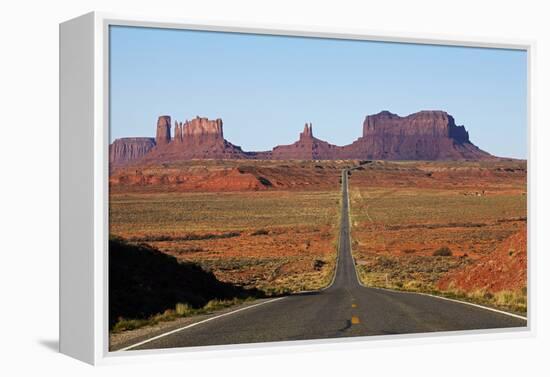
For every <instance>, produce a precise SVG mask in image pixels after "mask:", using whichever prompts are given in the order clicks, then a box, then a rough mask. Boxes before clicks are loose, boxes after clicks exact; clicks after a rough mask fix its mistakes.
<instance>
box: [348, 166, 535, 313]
mask: <svg viewBox="0 0 550 377" xmlns="http://www.w3.org/2000/svg"><path fill="white" fill-rule="evenodd" d="M524 168H525V164H524V163H521V162H510V163H507V162H484V163H473V162H463V163H461V162H433V163H426V162H406V163H402V162H400V163H380V164H373V166H367V167H365V169H364V170H361V171H355V172H353V175H352V177H351V179H350V190H351V191H350V195H351V197H350V201H351V203H350V204H351V220H352V242H353V245H352V248H353V252H354V256H355V258H356V260H357V262H358V272H359V276H360V278H361V280H362V281H363V283H364V284H366V285H370V286H376V287H385V288H393V289H403V290H409V291H419V292H430V293H438V294H443V295H447V296H452V297H459V298H462V299H466V300H470V301H475V302H479V303H483V304H486V305H491V306H495V307H499V308H503V309H506V310H512V311H516V312H525V310H526V307H527V306H526V296H525V294H523V293H522V292H524V290H523V289H522V288H523V287H519V286H518V287H517V289H512V290H509V291H502V292H495V293H490V292H486V291H484V290H479V291H472V292H464V291H458V290H456V289H449V290H446V291H438V290H437V288H436V285H437V282H438V281H439V280H440V279H441V278H442V277H444V276H445V275H446V274H447V273H449V272H451V271H453V270H455V269H458V268H461V267H463V266H466V265H468V264H470V263H473V262H474V261H476V260H478V259H479V258H482V257H484V256H487V255H490V254H491V253H492V252H493V251H494V250H495V248H496V247H498V245H500V244H501V243H502V242H503V241H504V240H505V239H506V238H507V237H509V236H511V235H513V234H515V233H516V232H518V230H519V229H521V227H522V226H524V223H525V219H526V215H527V210H526V203H527V197H526V195H525V192H526V176H525V169H524Z"/></svg>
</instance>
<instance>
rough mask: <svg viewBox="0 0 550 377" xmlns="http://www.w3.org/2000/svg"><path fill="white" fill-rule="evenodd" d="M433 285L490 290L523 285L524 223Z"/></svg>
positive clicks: (525, 250) (514, 287) (525, 261)
mask: <svg viewBox="0 0 550 377" xmlns="http://www.w3.org/2000/svg"><path fill="white" fill-rule="evenodd" d="M437 286H438V288H439V289H441V290H448V289H458V290H461V291H464V292H472V291H475V290H484V291H487V292H491V293H497V292H500V291H505V290H508V291H516V290H521V289H524V288H525V287H526V286H527V226H526V225H525V224H524V225H523V226H522V227H521V229H520V230H519V231H518V232H517V233H515V234H513V235H511V236H510V237H508V238H507V239H506V240H504V241H503V242H502V243H501V244H500V245H499V246H498V247H497V248H496V249H495V250H494V251H493V252H492V253H490V254H488V255H486V256H484V257H482V258H480V259H478V260H477V261H475V262H474V263H473V264H470V265H468V266H466V267H464V268H461V269H458V270H456V271H453V272H450V273H449V274H447V275H446V276H444V277H443V278H442V279H441V280H440V281H439V282H438V284H437Z"/></svg>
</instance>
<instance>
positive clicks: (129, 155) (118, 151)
mask: <svg viewBox="0 0 550 377" xmlns="http://www.w3.org/2000/svg"><path fill="white" fill-rule="evenodd" d="M154 146H155V139H153V138H150V137H124V138H121V139H116V140H115V141H114V142H113V143H112V144H111V145H109V163H110V164H111V165H112V166H117V165H124V164H127V163H128V162H130V161H134V160H138V159H140V158H142V157H143V156H145V155H146V154H147V153H148V152H149V151H150V150H151V149H153V147H154Z"/></svg>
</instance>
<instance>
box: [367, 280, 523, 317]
mask: <svg viewBox="0 0 550 377" xmlns="http://www.w3.org/2000/svg"><path fill="white" fill-rule="evenodd" d="M361 285H362V286H363V287H366V288H373V289H380V290H383V291H389V292H397V293H409V294H414V295H421V296H429V297H434V298H438V299H441V300H446V301H452V302H457V303H459V304H464V305H470V306H474V307H476V308H480V309H485V310H489V311H491V312H495V313H500V314H504V315H507V316H510V317H514V318H519V319H523V320H524V321H527V320H528V318H527V317H524V316H521V315H519V314H514V313H510V312H505V311H504V310H498V309H495V308H491V307H489V306H483V305H479V304H474V303H473V302H468V301H462V300H457V299H454V298H448V297H444V296H438V295H433V294H431V293H422V292H408V291H398V290H396V289H389V288H379V287H367V286H366V285H364V284H361Z"/></svg>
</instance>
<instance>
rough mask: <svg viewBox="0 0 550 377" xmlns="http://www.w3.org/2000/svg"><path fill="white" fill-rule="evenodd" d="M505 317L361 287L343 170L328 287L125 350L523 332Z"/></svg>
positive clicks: (518, 321) (522, 322)
mask: <svg viewBox="0 0 550 377" xmlns="http://www.w3.org/2000/svg"><path fill="white" fill-rule="evenodd" d="M526 325H527V321H526V320H524V319H521V318H517V317H513V316H509V315H506V314H504V313H499V312H494V311H490V310H487V309H484V308H480V307H476V306H471V305H467V304H464V303H459V302H454V301H448V300H444V299H441V298H436V297H433V296H427V295H420V294H415V293H406V292H396V291H389V290H382V289H376V288H367V287H364V286H362V285H360V284H359V282H358V279H357V275H356V272H355V266H354V261H353V257H352V254H351V245H350V223H349V197H348V176H347V171H343V172H342V216H341V225H340V237H339V251H338V262H337V267H336V272H335V275H334V280H333V282H332V284H331V285H330V286H329V287H328V288H326V289H324V290H321V291H316V292H308V293H302V294H295V295H291V296H287V297H284V298H282V299H277V300H273V301H271V302H269V301H267V302H263V303H262V304H260V305H257V306H253V307H250V308H247V309H246V310H240V311H237V312H233V313H230V314H228V315H224V316H220V317H217V318H216V317H214V318H212V319H211V320H209V321H206V322H203V323H198V324H196V325H195V326H192V327H189V328H183V329H180V330H177V331H175V332H171V333H170V334H165V335H161V336H160V337H157V338H154V339H152V340H150V341H146V342H141V343H138V344H136V345H134V346H133V347H127V348H126V349H132V350H134V349H158V348H174V347H188V346H206V345H220V344H237V343H255V342H272V341H288V340H305V339H326V338H339V337H351V336H367V335H388V334H411V333H426V332H434V331H454V330H474V329H492V328H507V327H524V326H526Z"/></svg>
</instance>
